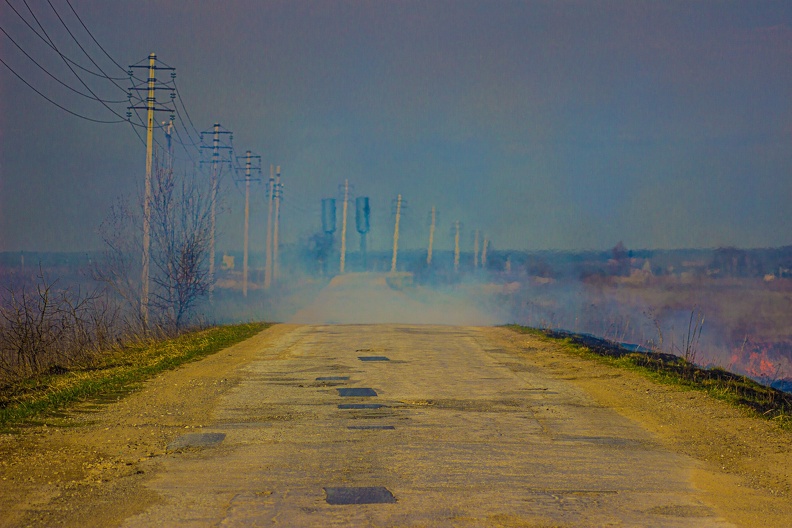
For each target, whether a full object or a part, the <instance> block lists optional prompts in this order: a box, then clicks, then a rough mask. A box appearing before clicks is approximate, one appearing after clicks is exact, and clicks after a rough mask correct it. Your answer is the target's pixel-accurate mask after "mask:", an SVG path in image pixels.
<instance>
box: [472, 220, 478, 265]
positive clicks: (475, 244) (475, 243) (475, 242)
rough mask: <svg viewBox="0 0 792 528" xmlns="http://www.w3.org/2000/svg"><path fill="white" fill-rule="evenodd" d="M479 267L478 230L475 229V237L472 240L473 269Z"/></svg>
mask: <svg viewBox="0 0 792 528" xmlns="http://www.w3.org/2000/svg"><path fill="white" fill-rule="evenodd" d="M478 265H479V230H478V229H476V235H475V238H474V239H473V269H478Z"/></svg>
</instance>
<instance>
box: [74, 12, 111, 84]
mask: <svg viewBox="0 0 792 528" xmlns="http://www.w3.org/2000/svg"><path fill="white" fill-rule="evenodd" d="M66 4H67V5H68V6H69V9H71V11H72V13H74V16H75V17H77V20H79V21H80V24H81V25H82V27H83V29H85V32H86V33H88V35H90V37H91V39H93V41H94V43H96V45H97V46H99V49H100V50H102V52H103V53H104V54H105V55H107V58H108V59H110V60H111V61H112V62H113V64H115V65H116V66H117V67H118V69H120V70H121V71H122V72H124V73H126V68H124V67H123V66H121V65H120V64H118V62H116V60H115V59H114V58H113V57H112V56H111V55H110V54H109V53H107V50H105V49H104V47H102V45H101V44H99V41H98V40H96V37H94V36H93V33H91V30H90V29H88V26H86V25H85V22H83V21H82V18H80V15H78V14H77V11H75V9H74V7H73V6H72V4H71V2H70V1H69V0H66ZM119 80H120V79H119Z"/></svg>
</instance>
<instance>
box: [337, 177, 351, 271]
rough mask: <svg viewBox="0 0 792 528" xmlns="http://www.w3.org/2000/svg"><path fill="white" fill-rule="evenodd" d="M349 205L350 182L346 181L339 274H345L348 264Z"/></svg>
mask: <svg viewBox="0 0 792 528" xmlns="http://www.w3.org/2000/svg"><path fill="white" fill-rule="evenodd" d="M348 204H349V180H344V208H343V210H342V211H343V212H342V217H341V264H340V265H339V273H344V267H345V264H346V231H347V207H348Z"/></svg>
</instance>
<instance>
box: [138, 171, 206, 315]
mask: <svg viewBox="0 0 792 528" xmlns="http://www.w3.org/2000/svg"><path fill="white" fill-rule="evenodd" d="M208 190H209V189H208V188H205V187H203V186H201V185H199V184H198V182H196V179H195V176H194V175H193V176H187V175H184V176H182V177H181V178H177V177H176V176H175V174H174V172H173V171H172V170H169V169H162V168H158V169H157V170H156V171H155V177H154V181H153V193H152V194H153V199H152V207H151V212H152V214H151V239H152V248H153V251H152V253H151V263H152V267H153V268H154V273H153V274H152V284H153V286H154V288H153V289H152V292H151V293H152V295H151V300H150V302H151V305H152V307H153V308H154V309H155V311H156V313H158V314H159V316H160V318H161V323H162V324H165V325H166V326H168V327H169V328H173V329H176V330H178V329H180V328H182V327H183V326H184V324H185V323H186V322H188V321H189V320H190V316H191V315H192V312H193V310H194V308H195V307H196V305H197V304H198V303H199V301H200V300H201V299H202V298H203V297H205V296H206V295H207V294H208V292H209V286H210V280H211V277H210V275H209V267H208V264H209V261H208V257H209V245H210V244H209V243H210V213H211V202H210V199H211V195H210V193H209V192H208Z"/></svg>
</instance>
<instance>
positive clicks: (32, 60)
mask: <svg viewBox="0 0 792 528" xmlns="http://www.w3.org/2000/svg"><path fill="white" fill-rule="evenodd" d="M0 31H2V32H3V33H4V34H5V36H6V37H8V40H10V41H11V42H12V43H13V44H14V46H16V47H17V48H18V49H19V51H21V52H22V53H23V54H24V55H25V57H27V58H28V59H30V61H31V62H32V63H33V64H35V65H36V66H38V67H39V68H40V69H41V71H43V72H44V73H46V74H47V75H49V76H50V77H52V78H53V79H55V81H56V82H58V83H59V84H61V85H63V86H65V87H66V88H68V89H69V90H71V91H72V92H74V93H76V94H77V95H81V96H83V97H85V98H86V99H92V100H94V101H103V102H105V103H124V102H126V101H124V100H120V101H111V100H107V99H102V100H100V99H97V98H96V97H93V96H90V95H88V94H84V93H82V92H81V91H79V90H76V89H74V88H72V87H71V86H69V85H68V84H66V83H65V82H63V81H61V80H60V79H59V78H57V77H56V76H55V75H53V74H52V73H50V71H49V70H47V69H46V68H45V67H44V66H42V65H41V64H39V63H38V61H36V59H34V58H33V57H31V56H30V54H29V53H28V52H27V51H25V50H24V49H23V48H22V46H20V45H19V43H17V41H16V40H14V39H13V38H12V37H11V35H9V34H8V32H7V31H6V30H5V29H3V27H2V26H0Z"/></svg>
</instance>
